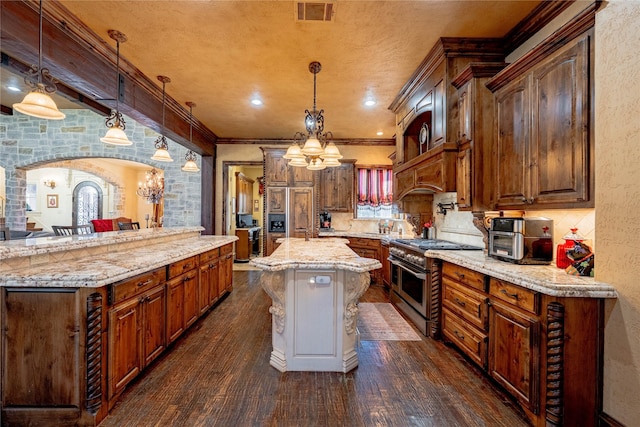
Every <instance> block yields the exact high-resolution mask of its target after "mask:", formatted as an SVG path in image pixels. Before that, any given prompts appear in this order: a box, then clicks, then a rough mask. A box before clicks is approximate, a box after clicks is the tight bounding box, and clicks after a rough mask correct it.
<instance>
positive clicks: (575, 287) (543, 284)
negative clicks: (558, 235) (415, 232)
mask: <svg viewBox="0 0 640 427" xmlns="http://www.w3.org/2000/svg"><path fill="white" fill-rule="evenodd" d="M425 255H426V256H428V257H432V258H438V259H441V260H443V261H448V262H451V263H454V264H457V265H460V266H462V267H467V268H469V269H471V270H475V271H478V272H481V273H483V274H487V275H489V276H492V277H495V278H497V279H502V280H506V281H508V282H511V283H514V284H516V285H520V286H522V287H523V288H527V289H531V290H533V291H537V292H541V293H543V294H546V295H552V296H559V297H582V298H617V297H618V294H617V293H616V290H615V289H614V288H613V287H612V286H611V285H608V284H606V283H602V282H598V281H596V280H595V279H593V278H591V277H580V276H571V275H569V274H567V273H566V272H565V271H564V270H563V269H560V268H557V267H555V265H544V266H541V265H518V264H512V263H509V262H505V261H499V260H497V259H494V258H491V257H489V256H487V255H486V253H484V252H481V251H426V252H425Z"/></svg>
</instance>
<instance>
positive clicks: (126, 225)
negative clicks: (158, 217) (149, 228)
mask: <svg viewBox="0 0 640 427" xmlns="http://www.w3.org/2000/svg"><path fill="white" fill-rule="evenodd" d="M118 228H119V229H120V230H140V223H139V222H119V223H118Z"/></svg>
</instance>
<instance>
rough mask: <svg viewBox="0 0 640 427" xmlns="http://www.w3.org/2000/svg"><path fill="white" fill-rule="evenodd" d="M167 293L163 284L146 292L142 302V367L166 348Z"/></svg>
mask: <svg viewBox="0 0 640 427" xmlns="http://www.w3.org/2000/svg"><path fill="white" fill-rule="evenodd" d="M166 296H167V293H166V289H165V286H164V284H163V285H161V286H158V287H156V288H155V289H153V290H151V291H149V292H147V293H146V294H145V296H144V304H143V311H144V315H143V319H144V321H143V325H142V332H143V346H142V350H143V353H142V360H143V367H144V366H147V365H148V364H149V363H151V362H152V361H153V360H155V359H156V358H157V357H158V356H159V355H160V354H161V353H162V352H163V351H164V349H165V348H166V343H167V334H166V331H165V324H166V322H165V319H166V306H167V298H166Z"/></svg>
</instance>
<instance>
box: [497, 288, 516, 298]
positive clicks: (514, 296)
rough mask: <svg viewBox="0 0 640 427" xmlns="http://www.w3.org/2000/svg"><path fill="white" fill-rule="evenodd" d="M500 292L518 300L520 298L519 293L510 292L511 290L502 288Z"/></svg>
mask: <svg viewBox="0 0 640 427" xmlns="http://www.w3.org/2000/svg"><path fill="white" fill-rule="evenodd" d="M500 292H501V293H503V294H505V295H506V296H508V297H509V298H513V299H515V300H516V301H517V300H519V299H520V297H519V295H518V294H510V293H509V292H507V291H506V290H505V289H500Z"/></svg>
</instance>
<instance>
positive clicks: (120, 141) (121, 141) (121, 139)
mask: <svg viewBox="0 0 640 427" xmlns="http://www.w3.org/2000/svg"><path fill="white" fill-rule="evenodd" d="M100 141H102V142H104V143H105V144H111V145H131V144H133V142H131V141H129V138H127V134H126V133H124V131H123V130H122V129H120V126H116V125H114V126H112V127H110V128H109V130H108V131H107V133H106V135H105V136H103V137H102V138H100Z"/></svg>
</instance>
